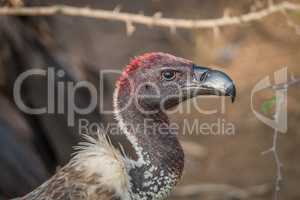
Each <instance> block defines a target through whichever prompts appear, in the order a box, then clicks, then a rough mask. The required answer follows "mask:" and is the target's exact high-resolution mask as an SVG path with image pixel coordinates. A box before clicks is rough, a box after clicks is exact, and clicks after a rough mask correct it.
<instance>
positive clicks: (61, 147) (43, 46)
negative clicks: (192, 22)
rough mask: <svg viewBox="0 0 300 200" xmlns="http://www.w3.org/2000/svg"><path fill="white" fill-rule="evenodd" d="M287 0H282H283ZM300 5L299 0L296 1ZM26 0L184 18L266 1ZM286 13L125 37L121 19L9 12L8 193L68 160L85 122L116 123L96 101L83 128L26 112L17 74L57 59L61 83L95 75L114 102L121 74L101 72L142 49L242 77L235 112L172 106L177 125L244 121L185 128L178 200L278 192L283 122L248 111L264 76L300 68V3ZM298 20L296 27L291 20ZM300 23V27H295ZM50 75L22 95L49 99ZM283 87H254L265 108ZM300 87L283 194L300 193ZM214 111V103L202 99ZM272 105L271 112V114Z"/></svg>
mask: <svg viewBox="0 0 300 200" xmlns="http://www.w3.org/2000/svg"><path fill="white" fill-rule="evenodd" d="M280 2H282V1H279V0H276V1H274V3H275V4H277V3H280ZM291 2H295V3H300V1H291ZM14 3H16V4H18V1H10V3H8V2H7V1H4V0H0V5H1V6H15V5H13V4H14ZM23 4H24V5H26V6H38V5H40V6H45V5H54V4H66V5H72V6H79V7H91V8H99V9H106V10H113V9H114V8H116V6H118V7H119V8H121V12H130V13H143V14H145V15H147V16H148V15H149V16H152V15H154V14H155V13H157V12H161V13H162V15H163V16H164V17H170V18H187V19H211V18H219V17H222V16H223V15H224V13H226V14H227V15H229V16H236V15H241V14H244V13H248V12H251V11H253V8H257V9H264V8H266V7H267V6H268V1H267V0H240V1H236V0H186V1H179V0H148V1H144V0H143V1H141V0H139V1H136V0H134V1H128V0H123V1H121V0H111V1H107V0H102V1H96V0H87V1H84V2H83V1H77V0H74V1H59V0H57V1H56V0H55V1H38V0H33V1H24V2H23ZM287 14H288V16H289V17H288V18H287V17H286V16H285V15H284V14H283V13H281V12H278V13H275V14H272V15H270V16H268V17H266V18H263V19H262V20H259V21H256V22H251V23H247V24H242V25H237V26H225V27H222V28H220V29H219V30H218V33H216V31H213V29H203V30H201V29H200V30H182V29H177V30H176V32H175V33H171V32H170V30H169V29H166V28H158V27H148V26H142V25H135V28H136V30H135V32H133V33H132V35H131V36H127V34H126V27H125V24H124V23H121V22H113V21H103V20H96V19H89V18H83V17H68V16H49V17H36V16H35V17H13V16H0V199H7V198H12V197H16V196H20V195H24V194H26V193H27V192H29V191H31V190H32V189H34V188H35V187H37V186H38V185H40V184H41V183H42V182H44V181H45V180H46V179H47V178H48V177H49V176H51V175H52V174H53V173H54V172H55V170H56V169H57V167H58V166H62V165H63V164H65V163H66V162H67V161H68V160H69V159H70V155H71V153H72V151H73V150H72V146H73V145H74V144H76V143H77V142H78V141H79V135H78V119H79V118H82V117H84V118H86V119H88V120H89V121H91V122H93V121H94V122H102V123H108V122H109V121H110V120H111V117H112V116H110V115H104V114H101V113H100V112H99V111H98V110H94V111H93V112H92V113H91V114H89V115H88V116H87V115H84V116H82V115H79V114H76V115H75V118H76V119H75V126H74V127H68V126H67V116H66V115H64V114H41V115H29V114H26V113H24V112H22V111H21V110H20V109H19V108H18V107H17V106H16V104H15V102H14V99H13V86H14V81H15V79H16V78H17V77H18V75H19V74H20V73H22V72H24V71H26V70H28V69H32V68H42V69H46V68H47V67H54V68H55V69H56V70H59V69H62V70H64V71H65V72H66V76H64V77H63V78H58V77H56V79H55V81H74V83H75V82H78V81H80V80H88V81H91V82H92V83H94V84H95V87H97V88H98V89H99V90H100V89H101V90H102V93H101V94H102V95H103V101H104V104H105V107H106V108H111V98H112V92H113V89H114V82H115V80H116V77H105V81H104V82H103V85H102V86H101V87H100V86H99V76H98V71H99V70H102V69H122V68H124V66H126V64H128V62H129V60H130V59H131V58H133V57H134V56H136V55H139V54H142V53H145V52H151V51H162V52H167V53H171V54H174V55H176V56H180V57H184V58H187V59H190V60H193V61H194V62H195V63H198V64H199V65H204V66H215V67H217V68H219V69H221V70H223V71H225V72H226V73H227V74H229V75H230V77H231V78H232V79H233V80H234V81H235V84H236V86H237V91H238V93H237V99H236V102H235V103H234V104H230V102H229V101H228V102H227V101H226V112H225V113H217V114H214V115H201V114H199V113H198V112H194V113H192V115H191V114H180V115H179V114H177V113H175V114H172V115H171V119H172V121H174V122H177V123H179V124H180V123H182V122H183V119H189V120H193V119H200V120H201V121H204V122H215V121H216V119H219V118H222V119H225V120H226V121H227V122H231V123H233V124H234V126H235V134H234V135H231V136H228V135H227V136H226V135H217V136H216V135H197V136H195V135H194V136H187V135H186V136H181V141H182V142H183V144H184V147H185V150H186V152H187V153H186V154H187V159H186V167H185V172H184V176H183V179H182V181H181V183H180V185H179V186H178V187H177V189H176V190H175V192H174V193H173V195H172V196H171V197H170V198H169V199H174V200H176V199H181V200H196V199H206V200H224V199H226V200H227V199H232V200H233V199H235V200H236V199H252V200H253V199H255V200H256V199H272V198H273V193H274V184H275V179H276V163H275V161H274V158H273V156H272V154H266V155H262V154H261V152H263V151H265V150H267V149H269V148H270V147H271V146H272V139H273V132H274V130H273V129H272V128H270V127H269V126H267V125H265V124H263V123H262V122H261V121H260V120H258V119H257V118H256V116H255V115H254V113H253V112H252V110H251V104H250V101H251V98H250V97H251V91H252V89H253V88H254V86H255V85H256V84H257V83H258V81H260V80H261V79H263V78H265V77H266V76H270V78H271V79H272V80H273V77H274V74H273V73H274V72H275V71H276V70H279V69H281V68H283V67H288V74H289V75H292V74H293V75H294V76H295V77H300V66H299V62H300V33H299V27H296V24H298V25H299V26H300V12H299V11H293V12H288V13H287ZM289 20H292V21H293V22H294V23H295V24H293V25H294V26H293V25H291V22H289ZM297 28H298V32H297V30H296V29H297ZM46 84H47V80H46V78H45V77H34V78H32V79H30V80H26V81H25V83H24V85H23V88H22V90H21V91H22V98H23V99H24V101H25V103H26V104H27V105H30V106H32V107H36V108H38V107H41V106H45V105H47V104H46V102H47V85H46ZM273 96H274V92H272V91H271V90H266V91H261V92H260V93H259V94H258V95H257V96H255V101H254V104H255V105H254V107H255V108H257V110H258V111H259V110H260V108H261V105H263V103H264V102H266V101H269V100H270V99H272V97H273ZM299 98H300V93H299V86H297V85H291V86H290V87H289V89H288V131H287V133H284V134H279V137H278V140H277V150H278V153H279V157H280V160H281V162H282V163H283V168H282V175H283V181H282V183H281V185H280V186H281V188H280V195H279V196H280V199H285V200H298V199H300V190H299V185H300V156H299V149H298V148H299V146H298V145H300V129H299V119H300V102H299ZM89 100H90V97H89V93H88V92H87V91H85V90H79V91H78V92H77V93H76V104H77V105H79V106H82V107H84V106H86V105H87V104H88V103H89ZM199 104H202V105H203V106H204V107H207V108H209V107H210V108H211V107H213V106H214V105H217V104H218V102H217V101H214V100H209V99H208V100H199ZM272 112H273V111H272V109H271V110H270V112H269V111H268V112H266V113H264V114H265V115H269V116H271V115H272Z"/></svg>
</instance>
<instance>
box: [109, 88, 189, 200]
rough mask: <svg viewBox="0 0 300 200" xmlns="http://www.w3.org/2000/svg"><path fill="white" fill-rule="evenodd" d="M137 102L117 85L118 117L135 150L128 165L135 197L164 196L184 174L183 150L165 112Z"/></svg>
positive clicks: (116, 105) (122, 130)
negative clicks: (139, 106)
mask: <svg viewBox="0 0 300 200" xmlns="http://www.w3.org/2000/svg"><path fill="white" fill-rule="evenodd" d="M130 98H132V101H131V100H130ZM134 102H135V100H134V98H133V97H132V95H131V94H130V92H129V91H128V90H126V89H118V88H117V89H116V91H115V95H114V111H115V118H116V120H117V122H118V125H119V128H120V130H121V133H123V134H124V135H125V136H126V137H127V140H128V141H129V142H130V144H131V146H132V148H133V151H134V152H133V155H131V156H129V159H128V161H129V162H128V165H127V167H128V175H129V177H130V180H131V188H130V190H131V191H130V193H131V195H132V197H133V199H145V200H148V199H161V198H164V197H166V196H167V195H168V194H169V193H170V192H171V190H172V188H173V187H174V186H175V184H176V183H177V181H178V180H179V178H180V177H181V174H182V170H183V167H184V154H183V150H182V148H181V145H180V144H179V141H178V139H177V136H176V135H177V132H176V131H177V130H175V129H173V130H172V129H170V127H169V119H168V116H167V115H166V114H165V113H164V112H162V111H157V112H155V113H145V112H143V109H141V108H139V109H138V107H137V106H136V105H135V103H134ZM127 104H128V105H127ZM147 109H149V108H147ZM125 153H127V151H126V150H125Z"/></svg>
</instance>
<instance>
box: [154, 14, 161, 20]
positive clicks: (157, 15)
mask: <svg viewBox="0 0 300 200" xmlns="http://www.w3.org/2000/svg"><path fill="white" fill-rule="evenodd" d="M161 17H162V12H156V13H154V15H153V18H154V19H160V18H161Z"/></svg>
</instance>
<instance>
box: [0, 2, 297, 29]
mask: <svg viewBox="0 0 300 200" xmlns="http://www.w3.org/2000/svg"><path fill="white" fill-rule="evenodd" d="M289 10H294V11H300V4H295V3H291V2H288V1H285V2H282V3H279V4H273V3H270V4H269V6H268V7H267V8H264V9H262V10H258V11H252V12H249V13H247V14H243V15H240V16H228V15H224V16H223V17H221V18H216V19H201V20H192V19H173V18H165V17H162V14H161V13H156V14H154V16H144V15H142V14H132V13H125V12H120V9H115V10H113V11H108V10H102V9H92V8H79V7H73V6H66V5H54V6H44V7H2V8H0V15H18V16H49V15H55V14H61V15H67V16H81V17H88V18H95V19H102V20H110V21H119V22H124V23H125V24H126V28H127V34H128V35H131V34H132V33H133V32H134V30H135V28H134V25H133V24H141V25H147V26H150V27H152V26H158V27H165V28H169V29H170V31H171V32H173V33H174V32H175V31H176V29H177V28H182V29H207V28H209V29H213V30H218V28H220V27H222V26H229V25H239V24H243V23H249V22H252V21H257V20H260V19H262V18H264V17H267V16H269V15H271V14H273V13H276V12H279V11H289Z"/></svg>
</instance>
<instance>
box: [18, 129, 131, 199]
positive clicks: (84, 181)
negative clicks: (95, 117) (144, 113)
mask: <svg viewBox="0 0 300 200" xmlns="http://www.w3.org/2000/svg"><path fill="white" fill-rule="evenodd" d="M84 137H85V141H84V142H81V143H80V144H79V145H78V146H77V147H76V149H77V152H76V154H75V156H74V157H73V158H72V159H71V161H70V162H69V163H68V164H67V165H66V166H64V167H63V168H61V169H59V170H58V171H57V173H56V174H55V175H54V176H53V177H52V178H51V179H49V180H48V181H47V182H45V183H44V184H42V185H41V186H39V187H38V188H37V189H35V190H34V191H32V192H31V193H29V194H27V195H26V196H24V197H21V198H18V199H19V200H127V199H129V179H128V175H127V169H126V166H125V157H123V155H122V154H121V153H120V152H119V151H118V150H116V149H115V148H114V147H113V146H112V144H111V143H110V141H109V139H108V138H107V137H106V136H104V134H98V137H96V138H92V137H91V136H87V135H85V136H84Z"/></svg>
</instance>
